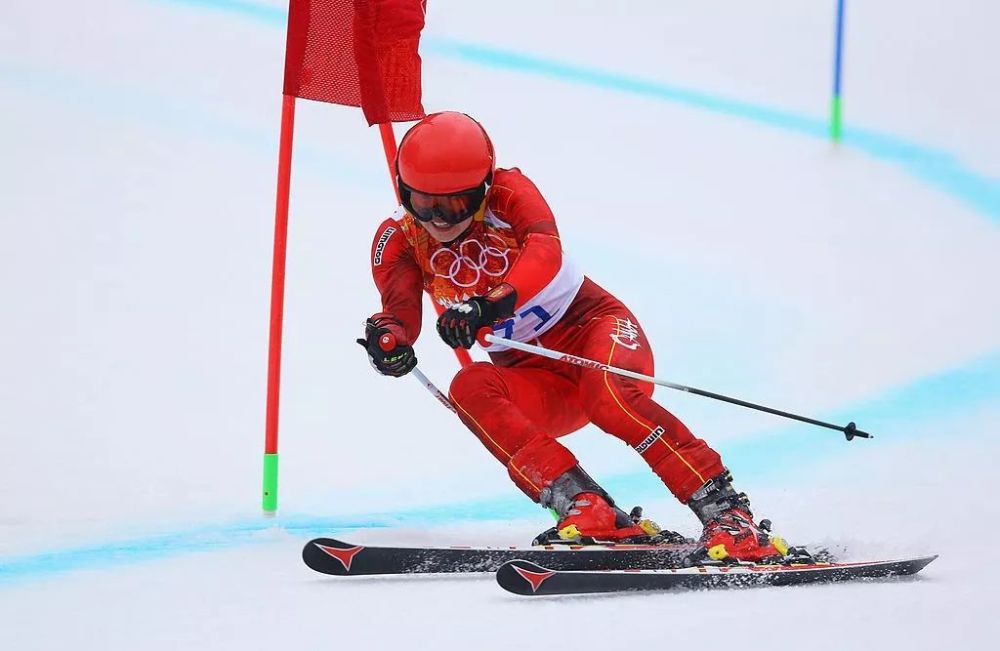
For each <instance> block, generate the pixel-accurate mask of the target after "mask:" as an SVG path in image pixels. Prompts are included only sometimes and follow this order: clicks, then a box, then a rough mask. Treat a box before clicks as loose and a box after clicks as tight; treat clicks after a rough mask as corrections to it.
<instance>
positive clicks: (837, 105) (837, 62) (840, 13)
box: [830, 0, 847, 142]
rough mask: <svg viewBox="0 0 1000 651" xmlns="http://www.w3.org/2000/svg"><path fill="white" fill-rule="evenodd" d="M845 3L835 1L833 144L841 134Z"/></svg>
mask: <svg viewBox="0 0 1000 651" xmlns="http://www.w3.org/2000/svg"><path fill="white" fill-rule="evenodd" d="M846 1H847V0H837V34H836V37H835V39H836V40H835V50H834V56H833V100H832V101H831V102H830V137H831V138H832V139H833V141H834V142H839V141H840V134H841V112H842V109H843V105H842V103H841V99H840V89H841V72H842V70H843V57H844V3H845V2H846Z"/></svg>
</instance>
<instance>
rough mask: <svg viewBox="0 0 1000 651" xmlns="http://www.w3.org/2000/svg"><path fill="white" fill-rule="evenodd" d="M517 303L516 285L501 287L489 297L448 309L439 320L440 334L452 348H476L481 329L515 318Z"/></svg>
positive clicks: (479, 297) (505, 284) (458, 304)
mask: <svg viewBox="0 0 1000 651" xmlns="http://www.w3.org/2000/svg"><path fill="white" fill-rule="evenodd" d="M516 302H517V291H516V290H515V289H514V288H513V287H512V286H510V285H508V284H507V283H503V284H502V285H498V286H497V287H495V288H494V289H493V290H491V291H490V293H488V294H487V295H486V296H474V297H472V298H470V299H469V300H467V301H464V302H462V303H455V304H454V305H452V306H451V307H449V308H448V309H447V310H445V311H444V312H443V313H442V314H441V316H439V317H438V320H437V331H438V334H439V335H441V339H443V340H444V343H446V344H448V345H449V346H451V347H452V348H458V347H459V346H461V347H462V348H472V345H473V344H474V343H476V334H477V333H478V332H479V330H480V329H481V328H483V327H486V326H492V325H493V324H494V323H496V322H497V321H499V320H501V319H506V318H508V317H510V316H512V315H513V314H514V304H515V303H516Z"/></svg>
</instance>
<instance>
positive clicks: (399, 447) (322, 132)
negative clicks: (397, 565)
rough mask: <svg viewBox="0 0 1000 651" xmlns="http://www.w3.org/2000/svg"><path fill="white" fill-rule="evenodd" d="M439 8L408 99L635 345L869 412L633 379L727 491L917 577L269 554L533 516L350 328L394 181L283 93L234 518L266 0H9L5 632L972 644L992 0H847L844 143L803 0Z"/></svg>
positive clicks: (988, 469)
mask: <svg viewBox="0 0 1000 651" xmlns="http://www.w3.org/2000/svg"><path fill="white" fill-rule="evenodd" d="M429 5H430V7H429V14H428V25H427V28H426V30H425V33H424V39H423V45H422V54H423V59H424V104H425V107H426V108H427V109H428V110H441V109H446V108H454V109H459V110H463V111H466V112H468V113H471V114H473V115H475V116H477V117H478V118H479V119H481V121H482V122H483V123H484V124H485V125H486V127H487V128H488V129H489V130H490V132H491V134H492V135H493V138H494V141H495V143H496V147H497V151H498V156H499V162H500V164H501V165H505V166H510V165H518V166H520V167H521V168H522V170H523V171H524V172H525V173H527V174H528V175H529V176H530V177H532V178H533V179H534V180H535V181H536V183H537V184H538V185H539V187H540V188H541V189H542V191H543V192H544V193H545V195H546V197H547V198H548V200H549V202H550V204H551V205H552V207H553V209H554V210H555V212H556V214H557V216H558V218H559V220H560V221H559V223H560V227H561V231H562V236H563V240H564V243H565V248H566V250H567V252H568V253H569V254H570V255H572V256H574V257H575V258H576V259H577V260H578V261H580V262H581V263H582V264H583V266H584V267H585V268H586V269H587V270H588V272H589V274H590V275H591V276H592V277H594V278H595V279H596V280H597V281H598V282H599V283H601V284H602V285H604V286H606V287H607V288H609V289H611V290H612V291H614V292H615V293H616V294H618V295H619V296H621V297H622V298H623V299H625V300H626V302H628V303H629V304H630V305H631V306H632V308H633V309H634V311H635V312H636V313H637V315H638V316H639V318H640V320H641V321H642V322H643V324H644V326H645V329H646V331H647V333H648V335H649V337H650V339H651V340H652V343H653V346H654V349H655V351H656V354H657V371H658V374H660V375H662V376H664V377H666V378H669V379H671V380H673V381H677V382H682V383H686V384H691V385H694V386H699V387H703V388H707V389H711V390H715V391H719V392H722V393H729V394H733V395H737V396H741V397H744V398H746V399H749V400H756V401H760V402H764V403H768V404H773V405H775V406H778V407H783V408H786V409H789V410H793V411H800V412H804V413H808V414H813V415H816V416H818V417H821V418H827V419H833V420H836V421H838V422H846V421H847V420H851V419H855V420H857V422H858V425H859V426H860V427H862V428H863V429H869V430H871V431H873V432H875V433H876V435H877V438H876V439H874V440H872V441H864V440H859V441H854V442H852V443H850V444H847V443H845V442H844V441H843V439H842V438H838V436H837V434H836V433H831V432H826V431H823V430H816V429H813V428H809V427H805V426H798V425H795V424H791V423H788V422H783V421H779V420H777V419H775V418H772V417H769V416H765V415H763V414H755V413H751V412H745V411H743V410H739V409H737V408H734V407H731V406H728V405H723V404H719V403H714V402H711V401H707V400H703V399H700V398H695V397H690V396H687V395H684V394H679V393H675V392H670V391H667V390H660V391H658V393H657V396H658V398H659V399H660V400H661V401H662V402H663V403H664V404H665V405H666V406H668V407H669V408H670V409H672V410H673V411H674V412H675V413H677V414H678V415H679V416H680V417H681V418H683V419H684V420H685V421H686V422H687V423H688V424H689V425H690V426H691V428H692V429H693V430H695V431H696V432H697V433H698V434H699V435H700V436H702V437H704V438H706V439H708V440H709V441H710V442H712V443H713V444H714V445H715V446H716V447H718V448H719V449H720V451H721V452H722V453H723V455H724V458H725V460H726V462H727V464H728V465H729V467H730V468H731V469H732V471H733V473H734V474H735V476H736V478H737V482H738V484H739V487H740V489H742V490H745V491H747V492H749V493H750V495H751V497H752V498H753V501H754V505H755V509H756V511H757V513H758V514H759V515H761V516H763V517H769V518H770V519H772V520H773V521H774V523H775V528H776V530H778V531H779V532H781V533H782V534H783V535H784V536H785V537H786V538H788V539H789V540H791V541H792V542H818V543H825V544H831V545H838V546H846V547H847V549H848V552H847V554H848V555H849V557H852V558H865V557H874V556H879V557H883V556H904V555H910V554H920V553H940V554H941V558H940V559H939V560H937V561H936V562H935V563H933V564H932V565H931V566H929V567H928V568H927V569H926V570H925V571H924V572H923V573H922V575H921V576H920V578H919V580H910V581H896V582H888V583H878V584H866V585H857V584H855V585H841V586H824V587H813V588H799V589H761V590H748V591H731V592H711V593H684V594H663V595H643V596H616V597H610V598H609V597H596V598H595V597H591V598H583V599H575V598H574V599H548V600H526V599H523V598H518V597H514V596H512V595H508V594H506V593H504V592H502V591H501V590H500V589H499V588H498V587H497V586H496V585H495V584H494V581H493V578H492V577H491V576H488V575H484V576H475V577H467V578H451V577H449V578H441V577H431V578H404V579H360V580H348V581H345V580H337V579H331V578H329V577H323V576H320V575H316V574H313V573H312V572H310V571H309V570H308V569H307V568H305V567H304V566H303V565H302V564H301V562H300V561H299V558H298V555H299V550H300V548H301V545H302V543H303V542H304V541H305V540H308V539H309V538H310V537H312V536H315V535H320V534H337V535H339V536H341V537H343V538H346V539H349V540H352V541H358V542H369V543H374V542H398V543H418V544H433V543H452V544H524V543H526V542H527V541H529V540H530V538H531V537H532V536H533V535H534V534H535V533H536V532H537V531H538V530H540V529H542V528H544V527H546V526H549V524H550V522H551V519H550V518H549V517H548V516H547V515H546V514H545V513H543V512H541V511H540V510H539V509H537V508H536V507H534V506H533V505H531V504H530V503H528V502H527V501H526V500H525V499H524V498H523V497H520V496H519V494H517V493H516V492H515V491H514V489H513V488H512V487H511V486H510V484H509V481H508V480H507V478H506V473H505V471H504V470H503V469H502V468H501V467H500V466H499V465H498V464H497V463H496V462H495V460H494V459H493V458H492V457H491V456H490V455H488V454H487V453H486V452H485V451H483V450H482V449H481V446H480V444H479V443H478V441H477V440H476V439H475V438H474V437H473V436H472V435H471V434H469V433H468V432H467V431H466V430H465V429H464V428H463V427H462V426H461V425H460V424H459V423H458V422H457V421H455V420H454V418H453V417H452V416H451V415H450V414H449V413H448V412H447V411H445V410H444V409H442V408H441V407H440V405H438V404H437V403H436V402H435V401H434V400H433V399H431V398H430V397H429V396H428V395H427V394H426V393H425V392H424V390H423V389H422V388H421V387H420V386H419V385H418V384H417V383H416V382H415V381H413V380H411V379H400V380H391V379H387V378H382V377H379V376H377V375H375V374H374V373H373V372H372V371H371V369H370V367H369V366H368V362H367V360H366V359H365V356H364V355H363V354H362V352H361V351H360V349H358V347H357V345H356V344H355V343H354V342H353V339H354V338H355V337H356V336H358V333H359V332H360V328H359V324H360V323H361V321H362V320H363V319H364V318H365V317H366V316H367V315H368V314H370V313H371V312H373V311H375V310H376V309H377V308H378V300H377V297H376V294H375V290H374V286H373V284H372V282H371V279H370V275H369V267H368V261H367V258H368V251H369V244H370V242H371V237H372V235H373V233H374V229H375V227H376V226H377V224H378V223H379V222H380V221H381V220H382V219H383V218H384V217H385V216H386V215H388V214H389V213H390V212H391V211H392V209H393V196H392V191H391V187H390V185H389V179H388V174H387V172H386V168H385V162H384V159H383V155H382V151H381V147H380V144H379V139H378V133H377V130H374V129H368V128H367V127H366V126H365V123H364V121H363V119H362V117H361V114H360V112H358V111H357V110H355V109H348V108H344V107H333V106H329V105H323V104H315V103H310V102H300V103H299V105H298V113H297V125H296V143H295V166H294V177H293V182H292V203H291V222H290V241H289V254H288V260H289V263H288V290H287V295H286V327H285V358H284V381H283V393H282V411H281V491H280V499H281V506H280V514H279V517H278V518H276V519H274V520H265V519H264V518H262V517H261V516H260V511H259V494H260V473H261V469H260V466H261V454H262V444H263V420H264V395H265V380H266V353H267V314H268V301H269V284H270V265H271V238H272V232H273V231H272V229H273V217H274V215H273V213H274V186H275V169H276V160H277V131H278V121H279V111H280V104H281V100H280V89H281V77H282V72H283V56H284V39H285V31H284V29H285V28H284V17H283V12H284V8H285V6H286V3H284V2H281V1H279V0H267V1H264V0H246V1H239V0H104V1H103V2H100V3H77V2H62V3H37V2H31V1H29V0H7V1H6V2H5V3H4V6H3V9H2V10H0V107H2V118H3V119H2V121H0V197H2V203H0V297H2V309H3V312H2V319H0V360H2V361H0V369H2V370H0V445H2V451H3V466H2V471H0V496H2V501H0V648H3V649H17V650H20V649H63V648H86V649H177V648H192V649H265V648H270V649H273V648H294V649H299V648H334V647H335V648H365V649H380V648H400V647H401V646H403V647H411V648H418V649H423V648H428V649H431V648H433V649H451V648H478V649H511V648H528V649H534V648H553V647H557V646H562V647H565V646H570V647H573V648H602V649H608V648H619V646H621V647H629V648H630V647H634V646H637V645H638V646H646V645H653V644H655V645H658V646H661V647H664V648H666V647H669V648H701V647H702V646H706V647H712V646H718V645H726V646H732V645H736V646H739V647H740V648H787V647H789V646H793V645H794V646H796V647H799V646H803V647H809V648H829V649H840V648H880V647H885V646H891V647H906V648H913V649H937V648H942V647H944V646H945V645H948V646H951V647H953V648H973V647H982V646H989V645H990V644H991V643H990V642H989V640H990V639H992V637H994V636H995V634H996V633H997V632H998V631H997V626H996V624H995V621H996V620H995V617H994V615H993V605H992V604H995V591H996V588H995V585H996V581H997V579H998V578H1000V576H998V572H997V571H996V570H995V569H993V568H991V567H990V565H989V560H988V556H989V555H991V554H992V553H993V550H994V548H995V546H996V544H997V543H996V539H997V535H998V534H1000V528H998V526H997V524H996V522H997V516H998V515H1000V508H998V499H997V497H996V487H995V478H996V468H995V459H996V457H997V454H998V452H1000V446H998V443H997V441H996V436H995V435H996V431H997V425H998V423H1000V404H998V402H1000V401H998V396H1000V351H998V349H1000V291H997V284H998V280H1000V230H998V226H1000V121H998V120H997V118H996V116H997V115H1000V92H998V91H997V88H998V87H1000V75H998V73H997V69H996V61H997V60H1000V45H998V43H997V41H996V36H995V30H996V25H997V24H998V21H1000V8H998V6H997V5H996V3H993V2H988V1H987V0H954V1H952V2H947V3H944V2H932V1H930V0H922V1H920V2H913V1H905V0H881V1H879V2H867V3H862V2H851V3H849V7H848V15H847V43H846V62H845V63H846V71H845V117H846V122H847V129H848V130H847V135H846V139H845V142H844V143H843V144H842V145H841V146H839V147H835V146H833V145H831V144H830V143H829V141H828V140H826V139H825V138H824V127H823V123H824V120H825V117H826V112H827V109H828V103H829V88H830V85H831V72H830V70H831V59H832V50H833V43H832V30H833V18H834V6H835V2H834V1H833V0H823V1H817V2H808V3H805V2H800V1H796V0H768V1H766V2H755V3H747V2H740V1H737V0H716V1H714V2H695V1H686V2H680V1H671V2H657V1H652V0H649V1H647V0H643V1H633V2H629V3H620V4H615V3H607V2H595V1H587V2H583V1H580V2H575V3H566V2H549V1H546V2H541V1H538V0H536V1H533V2H529V1H523V0H516V1H509V2H505V3H502V4H497V3H479V2H460V1H458V0H451V1H447V0H430V2H429ZM554 63H558V64H562V65H563V67H562V68H559V67H555V66H553V65H552V64H554ZM629 80H631V81H632V82H635V81H642V82H646V83H645V85H644V86H641V88H639V89H637V85H636V84H635V83H631V84H630V83H629ZM397 133H398V134H401V133H402V126H398V127H397ZM428 311H429V310H428ZM428 323H430V320H429V319H428ZM425 333H426V336H424V337H423V338H422V340H421V341H420V342H419V344H418V347H417V350H418V354H419V357H420V362H421V367H422V368H423V369H424V370H425V372H426V373H427V374H428V375H429V376H430V377H431V378H432V379H433V380H435V381H436V382H437V383H438V384H439V385H441V386H446V385H447V383H448V381H449V380H450V377H451V376H452V375H453V373H454V371H455V369H456V363H455V360H454V357H453V356H452V355H451V353H450V351H448V349H446V348H445V347H444V346H443V345H441V344H440V343H439V342H436V341H435V340H434V338H433V337H432V336H430V335H431V334H433V330H432V329H426V328H425ZM569 444H570V445H571V447H572V448H573V449H574V450H575V451H576V452H577V454H578V455H579V456H580V457H581V459H582V460H583V463H584V465H585V466H586V467H587V468H588V470H589V471H590V472H591V473H592V474H594V475H597V476H598V477H599V478H600V479H602V480H603V481H604V483H605V484H606V485H607V486H608V488H609V489H611V490H612V492H613V493H614V494H615V495H616V496H617V499H619V500H620V501H621V502H623V503H626V504H632V503H642V504H643V505H645V507H646V510H647V513H649V514H650V515H651V516H653V517H654V518H655V519H657V520H659V521H660V522H661V524H665V525H668V526H670V527H672V528H676V529H679V530H681V531H684V532H686V533H689V534H694V533H695V532H696V526H695V524H696V523H695V521H694V518H693V517H692V516H691V515H690V514H689V513H688V512H687V511H686V509H684V508H683V507H681V506H679V505H677V504H676V503H674V502H673V501H672V500H671V499H670V498H669V496H668V495H667V494H666V491H665V490H664V489H663V488H662V486H660V485H659V484H658V483H657V482H656V481H655V480H652V479H650V477H649V473H648V471H647V470H646V469H645V466H644V465H643V464H641V462H640V461H639V460H638V459H637V458H636V457H635V455H634V453H633V452H631V451H630V450H628V449H627V448H625V447H624V446H622V445H621V444H620V443H618V442H617V441H616V440H614V439H612V438H611V437H608V436H606V435H604V434H601V433H599V432H596V431H591V430H590V429H589V428H588V429H587V430H584V431H582V432H580V433H578V434H575V435H573V436H572V437H571V438H570V439H569Z"/></svg>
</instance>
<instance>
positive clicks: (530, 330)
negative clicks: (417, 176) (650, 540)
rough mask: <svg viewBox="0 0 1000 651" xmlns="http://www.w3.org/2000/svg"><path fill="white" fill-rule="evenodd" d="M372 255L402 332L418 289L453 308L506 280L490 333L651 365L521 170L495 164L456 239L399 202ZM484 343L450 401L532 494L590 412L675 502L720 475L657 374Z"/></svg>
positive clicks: (414, 325) (561, 464)
mask: <svg viewBox="0 0 1000 651" xmlns="http://www.w3.org/2000/svg"><path fill="white" fill-rule="evenodd" d="M371 254H372V255H371V264H372V274H373V275H374V278H375V284H376V286H377V287H378V290H379V292H380V293H381V295H382V311H383V312H388V313H390V314H393V315H394V316H395V317H396V318H397V319H399V321H400V322H401V323H402V324H403V328H404V330H405V332H406V335H407V337H408V339H409V343H413V342H415V341H416V339H417V337H418V335H419V334H420V325H421V323H420V322H421V291H426V292H428V293H429V294H430V295H431V297H432V299H433V300H434V301H436V302H438V303H440V304H441V305H444V306H450V305H452V304H453V303H456V302H460V301H463V300H467V299H469V298H471V297H473V296H482V295H485V294H486V293H488V292H489V291H490V290H491V289H492V288H494V287H496V286H497V285H499V284H500V283H503V282H506V283H509V284H510V285H512V286H513V287H514V289H515V290H517V304H516V305H515V309H514V316H513V317H512V318H510V319H508V320H506V321H504V322H501V323H498V324H496V325H495V326H494V333H495V334H496V335H497V336H501V337H505V338H513V339H514V340H517V341H524V342H529V343H534V344H537V345H541V346H544V347H546V348H551V349H554V350H559V351H562V352H567V353H571V354H573V355H578V356H581V357H586V358H590V359H595V360H597V361H600V362H605V363H607V364H609V365H611V366H618V367H621V368H625V369H629V370H632V371H637V372H639V373H644V374H648V375H651V374H652V373H653V353H652V350H651V348H650V345H649V342H648V340H647V339H646V336H645V333H644V332H643V330H642V327H641V326H640V325H639V323H638V320H637V319H636V318H635V316H634V315H633V314H632V312H631V311H630V310H629V309H628V308H627V307H626V306H625V305H624V304H622V302H621V301H619V300H618V299H617V298H615V297H614V296H613V295H611V294H610V293H609V292H607V291H606V290H604V289H602V288H601V287H599V286H598V285H597V284H596V283H594V282H593V281H592V280H590V279H589V278H587V277H585V276H584V275H583V273H582V272H581V271H579V269H578V268H577V267H576V265H574V264H573V262H572V261H571V260H570V259H569V258H568V257H567V256H565V255H564V254H563V251H562V246H561V244H560V241H559V232H558V230H557V229H556V222H555V217H554V216H553V214H552V211H551V209H550V208H549V206H548V204H547V203H546V202H545V199H544V198H543V197H542V195H541V193H540V192H539V191H538V189H537V188H536V187H535V185H534V184H533V183H532V182H531V181H530V180H529V179H528V178H527V177H526V176H524V175H523V174H522V173H521V172H520V170H518V169H517V168H513V169H509V170H505V169H498V170H497V171H496V173H495V175H494V183H493V186H492V187H491V188H490V192H489V195H488V197H487V203H486V209H485V211H484V213H483V214H482V216H477V217H476V218H475V220H474V221H473V223H472V225H471V226H470V228H469V229H468V230H467V231H466V232H465V233H464V234H463V235H462V236H461V237H460V238H458V239H457V240H455V241H454V242H450V243H448V244H442V243H440V242H438V241H436V240H434V239H433V238H431V237H430V236H429V235H428V234H427V232H426V231H425V230H424V229H423V227H421V226H420V225H419V224H418V223H417V222H416V220H415V219H414V218H413V217H412V216H411V215H409V214H408V213H406V211H405V210H403V209H402V208H400V209H399V210H398V211H397V213H396V215H394V218H392V219H387V220H386V221H384V222H383V223H382V224H381V225H380V226H379V229H378V231H377V232H376V235H375V239H374V241H373V242H372V250H371ZM488 350H489V355H490V359H491V360H492V362H493V363H492V364H491V363H486V362H477V363H475V364H472V365H471V366H468V367H466V368H463V369H462V370H461V371H459V372H458V374H457V375H456V376H455V378H454V380H453V381H452V383H451V388H450V391H449V398H450V399H451V402H452V404H454V406H455V408H456V410H457V411H458V415H459V418H460V419H461V420H462V422H463V423H464V424H465V425H466V427H468V428H469V429H470V430H471V431H472V433H473V434H475V435H476V436H477V437H478V438H479V439H480V441H482V443H483V445H485V446H486V448H487V449H488V450H489V451H490V452H491V453H492V454H493V456H495V457H496V458H497V459H498V460H499V461H500V462H501V463H502V464H504V465H505V466H506V467H507V470H508V473H509V474H510V477H511V479H513V481H514V483H515V484H517V486H518V487H519V488H520V489H521V490H522V491H524V492H525V494H527V495H528V496H529V497H531V498H532V499H533V500H535V501H536V502H537V501H538V499H539V493H540V492H541V490H542V489H543V488H545V487H546V486H547V485H548V484H550V483H551V482H552V481H553V480H554V479H556V478H557V477H559V476H560V475H561V474H563V473H564V472H566V471H567V470H569V469H570V468H572V467H573V466H575V465H576V464H577V460H576V458H575V457H574V455H573V453H572V452H570V450H569V449H567V448H566V447H565V446H564V445H562V444H561V443H560V442H559V441H558V440H557V439H558V437H560V436H564V435H566V434H569V433H570V432H574V431H576V430H578V429H580V428H581V427H583V426H584V425H586V424H587V423H594V424H595V425H596V426H597V427H599V428H601V429H602V430H604V431H605V432H607V433H609V434H611V435H613V436H615V437H617V438H619V439H621V440H622V441H623V442H625V443H626V444H627V445H629V446H631V447H632V448H633V449H635V450H636V451H637V452H638V453H639V455H640V456H641V457H642V458H643V460H644V461H645V462H646V463H647V464H649V466H650V467H651V468H652V470H653V472H655V473H656V474H657V475H658V476H659V477H660V479H662V480H663V483H664V484H665V485H666V486H667V488H669V489H670V491H671V492H672V493H673V494H674V496H676V497H677V499H679V500H680V501H681V502H687V501H688V499H689V498H690V497H691V495H692V493H694V491H696V490H697V489H698V488H699V487H701V486H702V484H704V483H705V482H706V481H708V480H709V479H711V478H714V477H716V476H718V475H721V474H722V473H723V472H724V468H723V466H722V462H721V460H720V458H719V455H718V454H717V453H716V452H715V451H714V450H712V449H711V448H710V447H708V445H707V444H706V443H705V442H704V441H702V440H701V439H698V438H695V437H694V436H693V435H692V434H691V432H690V430H688V428H687V427H686V426H685V425H684V424H683V423H682V422H681V421H680V420H678V419H677V418H676V417H675V416H674V415H673V414H671V413H670V412H669V411H667V410H666V409H664V408H663V407H662V406H660V405H659V404H657V403H656V402H654V401H653V399H652V397H651V396H652V393H653V385H651V384H649V383H644V382H638V381H635V380H631V379H628V378H624V377H621V376H619V375H615V374H612V373H607V372H604V371H598V370H595V369H588V368H583V367H580V366H574V365H571V364H567V363H564V362H557V361H554V360H550V359H547V358H544V357H540V356H537V355H531V354H528V353H523V352H520V351H516V350H512V349H509V348H506V347H503V346H499V345H492V346H490V348H489V349H488Z"/></svg>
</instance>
